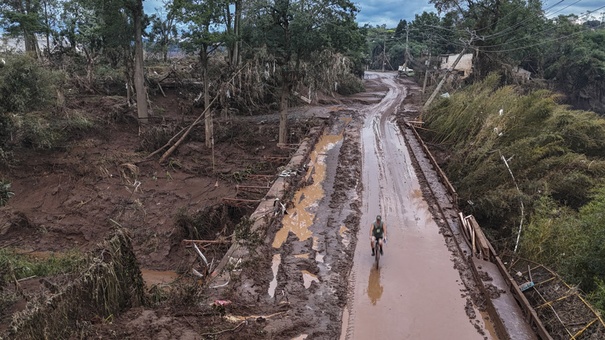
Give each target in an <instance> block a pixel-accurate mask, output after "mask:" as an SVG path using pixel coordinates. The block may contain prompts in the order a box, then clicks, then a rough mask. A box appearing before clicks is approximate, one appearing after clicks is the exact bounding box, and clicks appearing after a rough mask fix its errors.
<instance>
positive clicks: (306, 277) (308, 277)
mask: <svg viewBox="0 0 605 340" xmlns="http://www.w3.org/2000/svg"><path fill="white" fill-rule="evenodd" d="M301 272H302V275H303V282H304V284H305V288H307V289H309V287H311V283H313V281H315V282H317V283H319V279H318V278H317V275H315V274H311V273H310V272H308V271H306V270H301Z"/></svg>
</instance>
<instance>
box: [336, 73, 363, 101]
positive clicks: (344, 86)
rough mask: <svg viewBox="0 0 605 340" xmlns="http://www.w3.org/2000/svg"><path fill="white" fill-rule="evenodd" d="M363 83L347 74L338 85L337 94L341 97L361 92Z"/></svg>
mask: <svg viewBox="0 0 605 340" xmlns="http://www.w3.org/2000/svg"><path fill="white" fill-rule="evenodd" d="M363 91H364V87H363V82H362V81H361V79H359V78H357V77H356V76H354V75H353V74H351V73H347V74H346V75H344V76H343V77H342V79H341V80H340V83H339V84H338V93H339V94H342V95H343V96H348V95H351V94H355V93H359V92H363Z"/></svg>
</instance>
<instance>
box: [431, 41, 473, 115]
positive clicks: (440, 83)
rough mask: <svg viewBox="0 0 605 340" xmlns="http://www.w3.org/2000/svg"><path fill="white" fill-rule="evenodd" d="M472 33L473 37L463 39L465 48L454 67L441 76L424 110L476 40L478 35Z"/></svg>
mask: <svg viewBox="0 0 605 340" xmlns="http://www.w3.org/2000/svg"><path fill="white" fill-rule="evenodd" d="M470 33H471V37H470V39H469V41H463V43H464V48H463V49H462V51H461V52H460V54H458V58H456V60H455V61H454V64H452V67H450V68H448V69H447V70H446V72H445V74H444V75H443V78H441V81H440V82H439V84H437V87H436V88H435V91H433V93H432V94H431V96H430V97H429V99H428V100H427V101H426V103H425V104H424V106H422V111H425V110H426V109H428V107H429V106H430V105H431V103H432V102H433V99H435V97H436V96H437V93H439V90H441V87H442V86H443V83H445V80H446V79H447V77H448V76H449V75H450V73H451V72H452V71H453V70H454V69H455V68H456V65H458V62H459V61H460V59H462V55H463V54H464V52H466V50H467V49H468V47H469V46H470V45H471V44H472V42H473V40H475V37H476V36H475V32H470Z"/></svg>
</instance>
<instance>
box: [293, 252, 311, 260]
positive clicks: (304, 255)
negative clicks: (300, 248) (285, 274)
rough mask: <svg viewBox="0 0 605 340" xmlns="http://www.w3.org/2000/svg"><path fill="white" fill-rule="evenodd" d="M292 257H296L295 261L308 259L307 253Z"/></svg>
mask: <svg viewBox="0 0 605 340" xmlns="http://www.w3.org/2000/svg"><path fill="white" fill-rule="evenodd" d="M294 257H296V258H297V259H308V258H309V253H305V254H296V255H294Z"/></svg>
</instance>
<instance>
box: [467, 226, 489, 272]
mask: <svg viewBox="0 0 605 340" xmlns="http://www.w3.org/2000/svg"><path fill="white" fill-rule="evenodd" d="M468 221H469V223H470V225H471V226H472V228H473V232H474V234H475V235H476V236H475V238H476V239H477V247H478V249H477V250H478V251H479V252H480V253H481V258H483V259H484V260H486V261H489V241H488V240H487V237H485V234H484V233H483V230H481V227H480V226H479V223H477V220H475V216H473V215H470V216H469V217H468Z"/></svg>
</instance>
